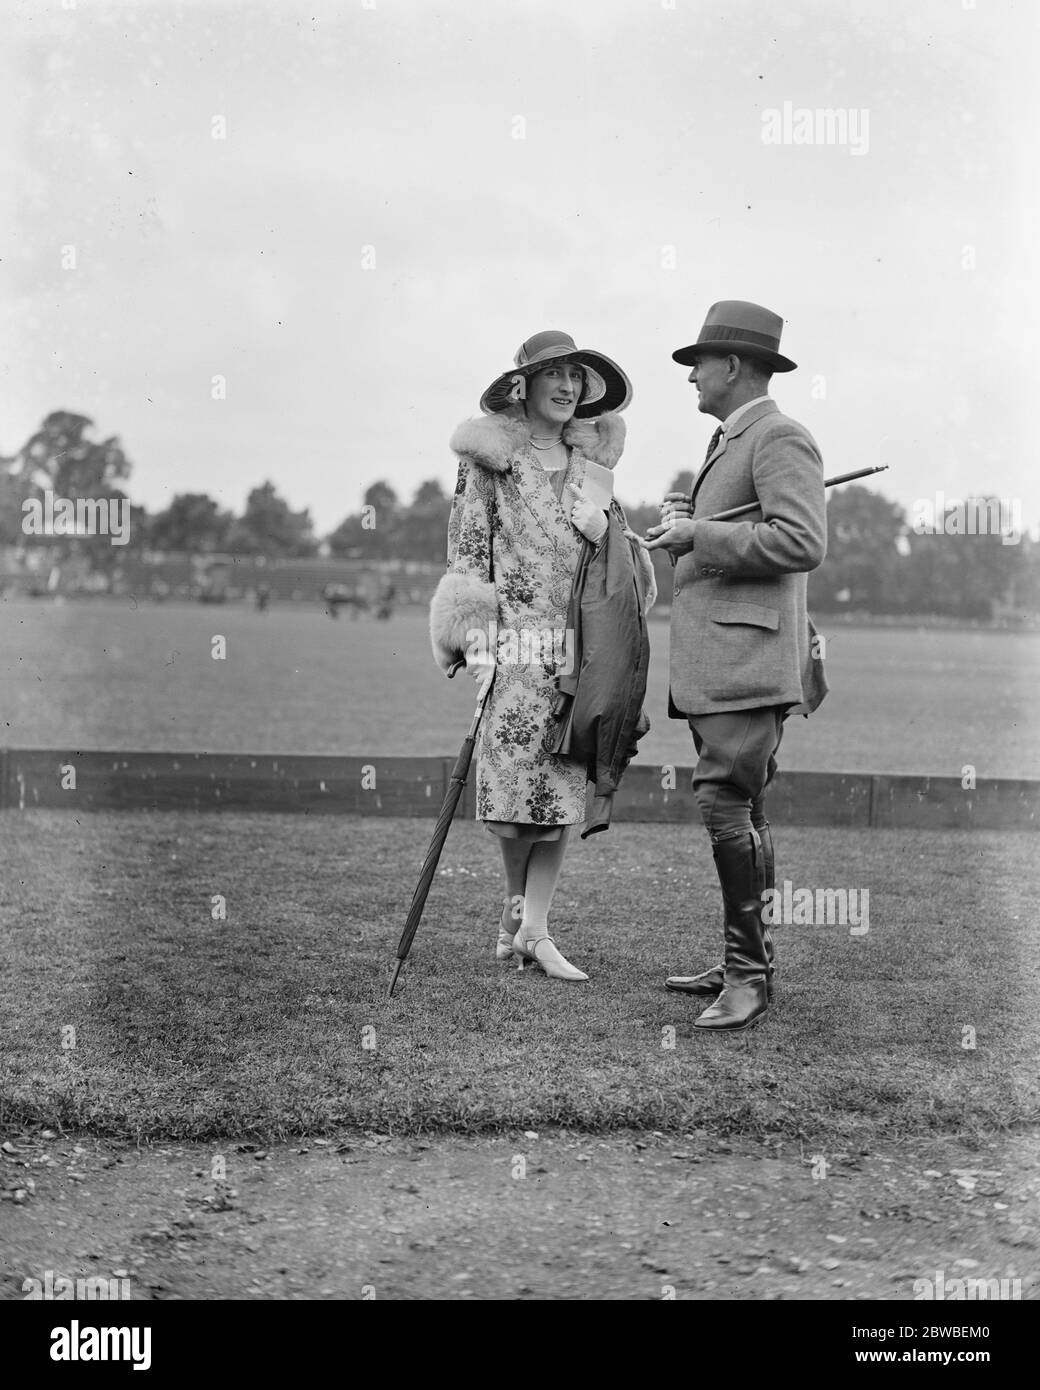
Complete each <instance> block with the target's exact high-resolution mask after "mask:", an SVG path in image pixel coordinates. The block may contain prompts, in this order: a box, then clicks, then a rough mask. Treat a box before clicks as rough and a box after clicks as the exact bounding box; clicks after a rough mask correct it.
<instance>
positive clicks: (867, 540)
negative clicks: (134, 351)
mask: <svg viewBox="0 0 1040 1390" xmlns="http://www.w3.org/2000/svg"><path fill="white" fill-rule="evenodd" d="M92 429H93V422H92V421H91V420H90V419H89V417H87V416H85V415H79V414H75V413H74V412H71V411H55V412H54V413H52V414H50V415H48V416H47V418H46V419H45V420H44V422H43V424H42V425H41V427H40V429H39V430H37V431H36V432H35V433H34V434H33V436H32V437H31V438H30V439H29V440H28V441H27V442H26V444H25V445H24V446H23V448H22V449H20V450H19V451H18V453H17V454H15V455H13V456H11V457H10V458H6V459H0V544H3V545H7V546H18V545H21V544H24V543H25V542H26V539H27V537H26V535H25V532H24V529H23V526H22V519H23V503H24V501H25V500H26V499H27V498H30V497H41V496H42V495H43V493H44V491H45V490H46V489H50V490H51V491H52V492H53V493H54V495H55V496H59V497H67V498H70V499H73V500H75V499H77V498H81V497H82V498H93V499H101V498H108V499H111V500H115V499H125V500H126V501H127V502H129V504H130V506H131V525H130V540H129V543H128V544H127V546H126V547H122V548H117V547H114V546H96V547H94V546H92V547H91V548H90V550H89V552H88V554H89V557H90V563H91V564H92V565H93V566H95V567H96V568H98V569H106V568H112V567H114V566H116V565H117V564H118V563H119V560H120V556H121V554H125V553H126V551H127V550H138V551H140V550H149V551H159V552H167V553H169V552H179V553H189V554H196V555H206V554H231V555H264V556H266V557H267V558H269V559H278V558H304V557H308V556H314V555H317V554H318V553H319V550H321V551H322V552H323V553H328V554H330V555H332V556H333V557H336V558H339V559H349V560H360V561H370V562H377V561H382V560H410V561H418V562H425V563H428V564H430V565H441V564H443V563H444V560H445V541H446V531H447V522H448V513H449V511H450V509H451V498H450V496H449V495H448V494H447V493H446V492H445V490H444V488H443V487H442V486H441V484H440V483H439V482H438V481H436V479H431V480H430V481H428V482H424V483H422V484H420V486H419V487H418V488H417V489H416V491H415V493H414V495H413V497H412V498H411V500H410V501H403V500H402V499H401V498H400V497H399V496H398V494H397V493H396V492H395V490H394V489H393V488H392V487H391V486H390V485H389V484H388V483H386V482H383V481H379V482H375V483H372V484H371V485H370V486H369V487H368V488H366V490H365V492H364V495H363V497H362V505H361V507H360V509H359V510H358V511H357V512H355V513H352V514H351V515H349V516H347V517H345V518H344V520H343V521H342V522H341V523H340V524H339V525H338V526H337V527H336V528H335V530H333V531H332V532H330V533H329V534H328V535H327V536H325V537H324V538H320V539H319V537H317V536H316V535H315V532H314V527H313V523H312V521H311V517H310V513H309V512H308V511H307V510H306V509H303V510H301V511H293V510H292V509H291V508H290V507H289V505H288V503H287V502H286V501H285V499H284V498H282V497H280V496H279V494H278V492H277V491H276V489H275V488H274V486H273V484H272V483H270V482H264V483H261V484H260V485H259V486H258V487H255V488H253V489H252V491H251V492H250V493H249V496H248V498H247V499H246V505H245V507H244V509H243V511H242V513H241V514H240V515H236V514H235V513H234V512H232V511H230V510H228V509H226V508H222V507H221V506H220V505H219V503H217V502H216V501H215V500H214V499H213V498H212V497H210V496H208V494H206V493H194V492H186V493H178V494H177V495H176V496H174V497H173V499H172V500H171V502H170V504H169V506H167V507H165V508H163V509H162V510H161V511H158V512H155V513H151V514H150V513H148V511H147V510H146V509H145V508H144V507H139V506H137V505H136V504H134V503H132V502H131V501H130V499H129V498H128V497H127V494H126V493H125V492H124V491H123V488H122V484H123V483H125V482H126V481H127V479H128V478H129V476H130V472H131V464H130V461H129V460H128V459H127V457H126V454H125V452H124V450H123V448H122V446H121V444H120V442H119V439H118V437H116V436H111V437H110V438H108V439H104V440H100V441H95V440H92V439H91V438H90V432H91V430H92ZM692 485H693V474H692V472H689V471H685V472H681V473H679V474H677V475H676V477H675V478H674V479H673V480H672V482H671V484H670V485H669V488H668V489H667V490H668V491H673V492H688V491H689V490H690V489H691V487H692ZM994 501H995V499H994ZM959 507H960V508H961V513H960V514H958V511H957V509H958V508H959ZM625 510H626V513H627V516H628V520H629V524H630V525H631V526H632V528H633V529H634V530H636V531H638V532H640V533H643V532H645V531H646V529H647V528H648V527H649V526H652V525H654V524H655V523H656V522H657V520H658V510H657V505H656V503H642V504H640V505H637V506H627V507H626V508H625ZM978 514H979V515H984V514H986V513H984V512H983V510H981V509H980V510H979V513H978ZM997 514H998V509H997V508H996V506H994V507H993V508H991V510H990V512H989V513H988V515H989V516H990V517H991V518H992V517H995V516H997ZM933 520H934V524H932V525H931V526H930V527H922V526H921V524H920V518H919V517H910V516H908V515H907V513H906V512H905V511H904V510H903V508H902V507H900V506H899V505H898V504H897V503H895V502H892V501H890V500H889V499H888V498H886V497H883V496H882V495H881V494H880V493H877V492H873V491H871V490H870V489H868V488H865V487H862V486H859V485H856V484H849V485H847V486H845V487H842V488H838V489H835V490H834V491H833V492H831V493H830V494H829V495H828V506H827V530H828V546H827V559H826V561H825V562H824V564H823V565H822V566H821V567H820V568H819V569H818V570H816V571H814V572H813V573H812V574H811V575H810V576H809V601H810V606H811V607H812V608H813V609H815V610H820V611H835V610H846V611H853V612H855V611H859V612H870V613H876V614H899V613H920V614H934V615H937V616H943V617H950V618H969V619H990V618H1014V617H1020V618H1032V617H1035V616H1036V615H1037V614H1040V544H1038V543H1037V542H1035V541H1033V540H1032V539H1031V538H1030V537H1029V536H1028V535H1026V534H1022V535H1020V536H1018V537H1015V538H1013V539H1012V538H1011V537H1009V536H1008V535H1006V534H1005V535H1001V534H998V533H996V532H995V531H994V530H992V529H991V530H988V531H983V532H982V533H979V532H976V533H974V534H972V533H971V532H970V523H969V526H967V527H966V526H965V520H964V516H963V504H962V503H959V502H957V501H951V502H950V503H948V504H945V503H943V502H942V499H940V506H939V508H938V512H937V515H936V516H935V517H934V519H933ZM47 543H48V544H52V545H54V546H55V547H56V548H57V550H58V551H59V553H61V552H64V553H70V552H71V551H72V550H74V549H75V548H77V547H78V546H80V545H81V542H80V541H79V540H78V538H76V537H66V538H53V539H52V538H47ZM654 563H655V566H656V567H657V569H658V582H659V588H660V589H661V591H662V593H663V594H664V595H667V594H668V593H669V591H670V588H671V571H670V566H669V563H668V560H667V557H666V556H665V555H663V554H661V553H660V552H657V553H655V555H654Z"/></svg>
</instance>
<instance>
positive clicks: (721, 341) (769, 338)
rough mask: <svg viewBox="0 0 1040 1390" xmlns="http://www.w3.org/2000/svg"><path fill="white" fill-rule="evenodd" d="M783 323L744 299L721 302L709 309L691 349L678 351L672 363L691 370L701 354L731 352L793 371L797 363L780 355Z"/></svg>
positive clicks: (726, 354)
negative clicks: (678, 363)
mask: <svg viewBox="0 0 1040 1390" xmlns="http://www.w3.org/2000/svg"><path fill="white" fill-rule="evenodd" d="M783 327H784V321H783V319H782V318H781V317H780V315H779V314H774V313H772V312H771V311H770V310H769V309H763V308H762V306H761V304H749V303H748V302H747V300H744V299H720V300H719V302H718V304H713V305H712V306H711V308H710V309H709V310H708V317H707V318H706V319H705V320H704V327H703V328H702V329H701V334H700V337H699V338H698V339H697V341H696V342H695V343H691V344H690V346H689V347H684V348H677V349H676V350H675V352H673V353H672V360H673V361H675V362H680V363H682V365H683V366H684V367H692V366H693V364H694V362H695V360H696V358H697V354H698V353H700V352H712V353H718V354H720V355H721V356H723V357H726V356H728V355H729V354H730V353H731V352H732V353H735V354H736V355H737V356H738V357H757V358H759V359H760V360H761V361H763V362H767V363H768V364H769V366H771V367H772V368H773V370H774V371H775V372H793V371H794V370H795V368H796V367H797V365H798V364H797V362H792V361H791V359H790V358H789V357H781V355H780V334H781V333H782V332H783Z"/></svg>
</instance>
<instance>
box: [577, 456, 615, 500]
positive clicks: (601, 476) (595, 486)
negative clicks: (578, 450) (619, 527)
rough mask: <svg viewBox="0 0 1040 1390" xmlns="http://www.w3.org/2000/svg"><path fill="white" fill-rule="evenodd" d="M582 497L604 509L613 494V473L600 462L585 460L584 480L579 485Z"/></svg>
mask: <svg viewBox="0 0 1040 1390" xmlns="http://www.w3.org/2000/svg"><path fill="white" fill-rule="evenodd" d="M581 493H582V496H583V497H586V498H588V500H589V501H590V502H591V503H592V505H593V506H594V507H598V508H600V509H601V510H602V511H606V510H607V508H608V507H609V506H610V503H611V499H612V498H613V496H614V474H613V473H612V472H611V470H610V469H609V468H604V467H603V466H602V464H599V463H592V462H591V461H590V460H586V462H585V480H584V482H583V483H582V485H581Z"/></svg>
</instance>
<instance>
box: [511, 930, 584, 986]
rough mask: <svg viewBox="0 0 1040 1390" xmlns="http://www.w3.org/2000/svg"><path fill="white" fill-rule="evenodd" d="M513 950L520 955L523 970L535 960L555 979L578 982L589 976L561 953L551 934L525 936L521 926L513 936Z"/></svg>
mask: <svg viewBox="0 0 1040 1390" xmlns="http://www.w3.org/2000/svg"><path fill="white" fill-rule="evenodd" d="M513 950H514V952H515V953H516V955H517V956H519V957H520V966H519V968H520V969H521V970H523V968H524V966H525V965H526V963H527V962H528V961H533V962H534V964H535V965H540V966H541V967H542V969H543V970H544V971H545V973H546V974H547V975H548V976H549V977H550V978H551V979H553V980H568V981H570V982H571V983H573V984H578V983H580V981H582V980H587V979H588V978H589V977H588V976H587V975H586V974H585V972H584V971H583V970H579V969H578V968H577V966H575V965H571V963H570V961H569V960H568V959H567V957H566V956H563V955H561V954H560V952H559V951H558V950H557V949H556V943H555V942H554V941H553V939H552V937H551V936H532V937H525V936H524V929H523V927H522V926H521V928H520V930H519V931H518V932H517V934H516V936H514V937H513Z"/></svg>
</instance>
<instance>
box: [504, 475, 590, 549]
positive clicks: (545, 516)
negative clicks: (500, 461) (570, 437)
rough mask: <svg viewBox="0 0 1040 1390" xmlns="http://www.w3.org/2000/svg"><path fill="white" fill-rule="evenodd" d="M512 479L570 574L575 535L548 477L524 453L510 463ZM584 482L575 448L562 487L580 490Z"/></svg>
mask: <svg viewBox="0 0 1040 1390" xmlns="http://www.w3.org/2000/svg"><path fill="white" fill-rule="evenodd" d="M513 477H514V479H515V480H516V485H517V490H518V491H519V493H520V496H521V497H522V498H523V501H524V504H525V505H526V507H527V509H528V511H529V512H530V514H531V516H532V518H533V520H534V522H535V524H536V525H537V526H538V528H539V530H540V531H541V532H542V534H543V535H545V536H546V537H547V538H548V539H549V540H550V541H551V542H552V545H553V548H554V549H555V551H556V553H557V554H558V555H559V556H560V558H561V559H562V560H563V562H564V564H565V565H566V566H567V569H568V571H569V572H570V573H571V574H573V572H574V569H575V566H576V565H577V562H578V554H579V549H578V548H577V547H576V546H575V544H574V538H575V535H576V532H575V530H574V527H573V526H572V525H571V523H570V518H569V514H568V513H569V508H568V510H566V511H565V510H564V508H563V506H561V504H560V503H559V502H558V501H557V500H556V493H555V492H554V491H553V486H552V483H551V482H550V481H549V477H548V474H546V473H545V471H544V470H543V469H542V468H540V467H539V465H538V464H537V463H536V462H535V461H534V460H533V459H532V458H531V457H530V456H529V455H528V454H527V452H526V451H524V452H523V453H520V454H517V456H516V458H515V459H514V460H513ZM584 479H585V459H584V458H583V456H582V454H581V452H580V451H579V450H578V449H572V450H571V456H570V461H569V463H568V465H567V473H566V477H565V479H564V486H566V485H567V484H568V483H573V485H574V486H575V487H581V485H582V483H583V482H584Z"/></svg>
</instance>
